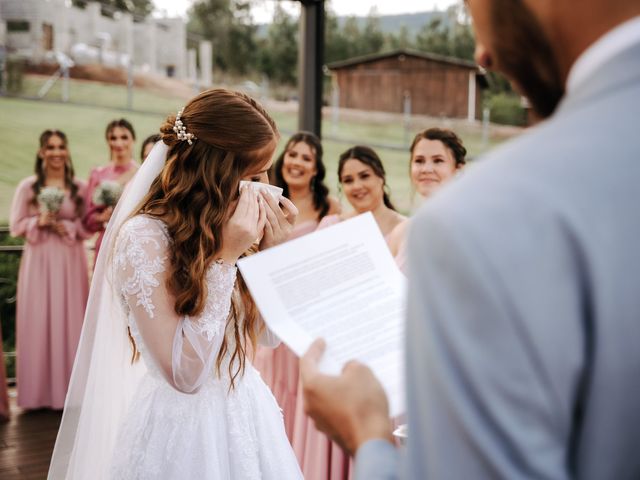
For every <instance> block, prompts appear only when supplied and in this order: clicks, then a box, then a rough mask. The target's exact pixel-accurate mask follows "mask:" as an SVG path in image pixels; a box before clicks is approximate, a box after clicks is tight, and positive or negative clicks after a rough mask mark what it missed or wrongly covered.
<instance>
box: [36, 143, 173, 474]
mask: <svg viewBox="0 0 640 480" xmlns="http://www.w3.org/2000/svg"><path fill="white" fill-rule="evenodd" d="M167 150H168V148H167V146H166V145H165V144H164V143H163V142H158V143H157V144H156V145H155V146H154V147H153V150H152V151H151V153H149V156H148V157H147V159H146V160H145V162H144V163H143V164H142V166H141V167H140V169H139V170H138V172H137V173H136V175H135V176H134V177H133V179H132V180H131V181H130V182H129V185H128V186H127V188H126V189H125V192H124V193H123V195H122V198H121V199H120V201H119V202H118V205H117V206H116V209H115V211H114V213H113V215H112V217H111V220H110V222H109V225H108V227H107V230H106V233H105V236H104V240H103V242H102V248H101V249H100V253H99V255H98V258H97V261H96V268H95V271H94V274H93V281H92V282H91V289H90V292H89V301H88V303H87V309H86V312H85V317H84V325H83V327H82V335H81V337H80V344H79V345H78V351H77V354H76V359H75V362H74V365H73V373H72V374H71V381H70V383H69V391H68V392H67V399H66V401H65V406H64V413H63V416H62V423H61V425H60V430H59V431H58V438H57V440H56V445H55V448H54V451H53V457H52V459H51V466H50V469H49V476H48V478H49V479H50V480H58V479H78V480H85V479H88V478H91V479H102V478H106V477H107V473H108V465H109V462H110V460H111V453H112V451H113V447H114V444H115V441H116V435H117V432H118V428H119V426H120V423H121V421H122V418H123V416H124V415H125V413H126V412H127V409H128V405H129V402H130V401H131V398H132V395H133V393H134V392H135V389H136V386H137V384H138V381H139V380H140V378H141V376H142V374H143V373H144V372H145V370H146V367H145V365H144V362H143V361H142V360H140V361H137V362H135V363H134V364H132V363H131V355H132V348H131V344H130V342H129V337H128V334H127V318H126V313H125V312H124V310H123V308H122V306H121V302H120V299H119V298H118V294H117V293H116V292H115V291H114V289H113V288H112V282H111V279H110V276H111V265H110V263H111V262H110V259H111V257H112V250H113V246H114V242H115V240H116V237H117V233H118V231H119V229H120V226H121V225H122V223H123V222H124V221H125V220H126V219H127V218H128V217H129V216H130V215H131V214H132V213H133V211H134V209H135V208H136V207H137V206H138V204H139V203H140V201H141V200H142V199H143V198H144V196H145V195H146V194H147V192H148V191H149V187H150V186H151V183H152V182H153V180H154V179H155V178H156V177H157V176H158V174H159V173H160V172H161V171H162V168H163V167H164V165H165V161H166V156H167Z"/></svg>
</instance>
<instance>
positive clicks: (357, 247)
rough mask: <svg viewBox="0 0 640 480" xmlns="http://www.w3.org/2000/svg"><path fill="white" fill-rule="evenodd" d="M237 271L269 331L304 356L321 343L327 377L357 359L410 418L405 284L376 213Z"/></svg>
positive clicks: (246, 262) (244, 263)
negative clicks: (320, 340) (406, 407)
mask: <svg viewBox="0 0 640 480" xmlns="http://www.w3.org/2000/svg"><path fill="white" fill-rule="evenodd" d="M238 267H239V268H240V272H241V273H242V276H243V278H244V279H245V281H246V283H247V285H248V287H249V289H250V291H251V295H252V296H253V298H254V300H255V301H256V304H257V305H258V308H259V310H260V313H261V314H262V316H263V318H264V319H265V321H266V323H267V325H268V326H269V328H270V329H271V330H272V331H273V332H274V333H275V334H276V335H277V336H278V337H280V339H281V340H282V341H283V342H284V343H285V344H287V346H289V348H291V350H293V351H294V352H295V353H296V354H297V355H298V356H301V355H302V354H304V353H305V352H306V351H307V349H308V348H309V345H310V344H311V342H312V341H313V340H314V339H316V338H318V337H322V338H324V339H325V340H326V343H327V350H326V352H325V354H324V357H323V359H322V362H321V364H320V369H321V370H322V371H324V372H326V373H330V374H337V373H339V372H340V371H341V369H342V366H343V365H344V364H345V363H346V362H347V361H348V360H351V359H357V360H359V361H361V362H363V363H365V364H367V365H368V366H369V367H371V369H372V370H373V372H374V373H375V374H376V376H377V377H378V379H379V380H380V382H381V383H382V385H383V386H384V388H385V390H386V392H387V396H388V397H389V403H390V407H391V412H392V415H394V416H395V415H397V414H400V413H403V412H404V381H403V372H404V369H403V361H404V354H403V350H404V342H403V338H404V337H403V333H404V323H405V322H404V310H405V302H404V297H405V277H404V275H403V274H402V273H401V272H400V271H399V270H398V268H397V266H396V264H395V261H394V260H393V258H392V256H391V253H390V252H389V249H388V247H387V244H386V242H385V240H384V238H383V237H382V234H381V233H380V230H379V228H378V226H377V224H376V222H375V220H374V218H373V216H372V215H371V214H370V213H367V214H363V215H359V216H357V217H355V218H353V219H350V220H347V221H344V222H341V223H339V224H337V225H334V226H332V227H329V228H326V229H323V230H319V231H317V232H314V233H311V234H309V235H306V236H303V237H300V238H297V239H295V240H292V241H290V242H287V243H284V244H282V245H279V246H277V247H273V248H270V249H269V250H266V251H264V252H260V253H258V254H255V255H252V256H250V257H246V258H243V259H241V260H240V261H239V262H238Z"/></svg>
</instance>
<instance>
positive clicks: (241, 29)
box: [187, 0, 258, 74]
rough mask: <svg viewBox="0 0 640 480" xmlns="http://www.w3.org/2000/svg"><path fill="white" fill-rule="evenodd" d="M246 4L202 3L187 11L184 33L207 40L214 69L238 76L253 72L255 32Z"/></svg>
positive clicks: (234, 0) (221, 0)
mask: <svg viewBox="0 0 640 480" xmlns="http://www.w3.org/2000/svg"><path fill="white" fill-rule="evenodd" d="M250 8H251V2H250V1H246V0H244V1H243V0H201V1H199V2H197V3H195V4H194V5H193V7H192V8H191V10H190V11H189V22H188V24H187V30H188V31H189V32H191V33H195V34H196V35H198V36H200V37H201V38H203V39H206V40H209V41H210V42H211V45H212V47H213V64H214V66H215V67H217V68H219V69H221V70H225V71H229V72H232V73H237V74H246V73H248V72H249V71H251V70H252V69H255V67H256V64H257V61H258V54H257V41H256V29H257V27H256V26H255V25H253V24H252V20H251V12H250Z"/></svg>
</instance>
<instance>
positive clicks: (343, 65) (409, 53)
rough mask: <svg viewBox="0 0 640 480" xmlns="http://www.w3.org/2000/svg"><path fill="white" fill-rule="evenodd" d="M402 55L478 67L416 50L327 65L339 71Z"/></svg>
mask: <svg viewBox="0 0 640 480" xmlns="http://www.w3.org/2000/svg"><path fill="white" fill-rule="evenodd" d="M400 55H404V56H407V57H414V58H422V59H424V60H431V61H433V62H440V63H446V64H449V65H456V66H459V67H465V68H468V69H470V70H478V65H476V64H475V63H474V62H470V61H468V60H462V59H460V58H454V57H446V56H444V55H438V54H435V53H426V52H418V51H416V50H407V49H398V50H392V51H390V52H385V53H374V54H371V55H362V56H360V57H353V58H349V59H347V60H341V61H339V62H332V63H329V64H327V68H329V70H341V69H343V68H349V67H353V66H355V65H360V64H363V63H370V62H375V61H378V60H384V59H386V58H392V57H398V56H400Z"/></svg>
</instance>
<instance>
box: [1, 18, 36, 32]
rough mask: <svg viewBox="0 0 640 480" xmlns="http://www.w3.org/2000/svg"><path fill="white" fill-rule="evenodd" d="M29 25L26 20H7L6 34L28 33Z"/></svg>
mask: <svg viewBox="0 0 640 480" xmlns="http://www.w3.org/2000/svg"><path fill="white" fill-rule="evenodd" d="M30 29H31V25H30V24H29V22H28V21H27V20H7V32H9V33H13V32H28V31H29V30H30Z"/></svg>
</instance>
